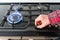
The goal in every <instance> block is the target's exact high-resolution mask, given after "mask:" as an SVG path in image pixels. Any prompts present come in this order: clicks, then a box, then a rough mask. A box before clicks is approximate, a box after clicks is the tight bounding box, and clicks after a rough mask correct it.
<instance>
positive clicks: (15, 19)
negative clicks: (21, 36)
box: [7, 11, 23, 24]
mask: <svg viewBox="0 0 60 40" xmlns="http://www.w3.org/2000/svg"><path fill="white" fill-rule="evenodd" d="M22 19H23V17H22V15H21V13H19V12H17V11H16V12H14V13H12V14H10V15H9V16H8V17H7V21H8V22H9V23H11V24H13V23H14V24H16V23H19V22H20V21H22Z"/></svg>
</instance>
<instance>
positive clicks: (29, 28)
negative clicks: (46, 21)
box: [0, 3, 60, 36]
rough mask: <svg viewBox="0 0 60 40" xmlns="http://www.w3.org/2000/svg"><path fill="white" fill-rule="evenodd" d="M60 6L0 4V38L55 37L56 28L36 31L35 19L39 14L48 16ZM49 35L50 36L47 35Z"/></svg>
mask: <svg viewBox="0 0 60 40" xmlns="http://www.w3.org/2000/svg"><path fill="white" fill-rule="evenodd" d="M57 6H60V5H52V4H48V3H45V4H44V3H1V4H0V35H1V36H20V35H21V36H40V35H43V36H44V35H45V36H57V32H58V31H59V29H58V27H57V26H56V25H55V27H51V25H48V26H47V27H46V28H44V29H37V28H36V26H35V25H34V20H35V18H36V17H37V16H38V15H40V14H48V13H51V12H52V11H54V10H56V9H58V8H60V7H57ZM49 34H50V35H49Z"/></svg>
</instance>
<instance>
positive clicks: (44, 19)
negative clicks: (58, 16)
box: [35, 14, 50, 28]
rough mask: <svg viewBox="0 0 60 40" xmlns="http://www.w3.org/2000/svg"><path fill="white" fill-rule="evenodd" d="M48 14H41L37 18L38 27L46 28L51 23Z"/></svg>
mask: <svg viewBox="0 0 60 40" xmlns="http://www.w3.org/2000/svg"><path fill="white" fill-rule="evenodd" d="M49 24H50V22H49V19H48V15H45V14H41V15H39V16H38V17H37V18H36V19H35V25H36V27H37V28H44V27H46V26H47V25H49Z"/></svg>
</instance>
